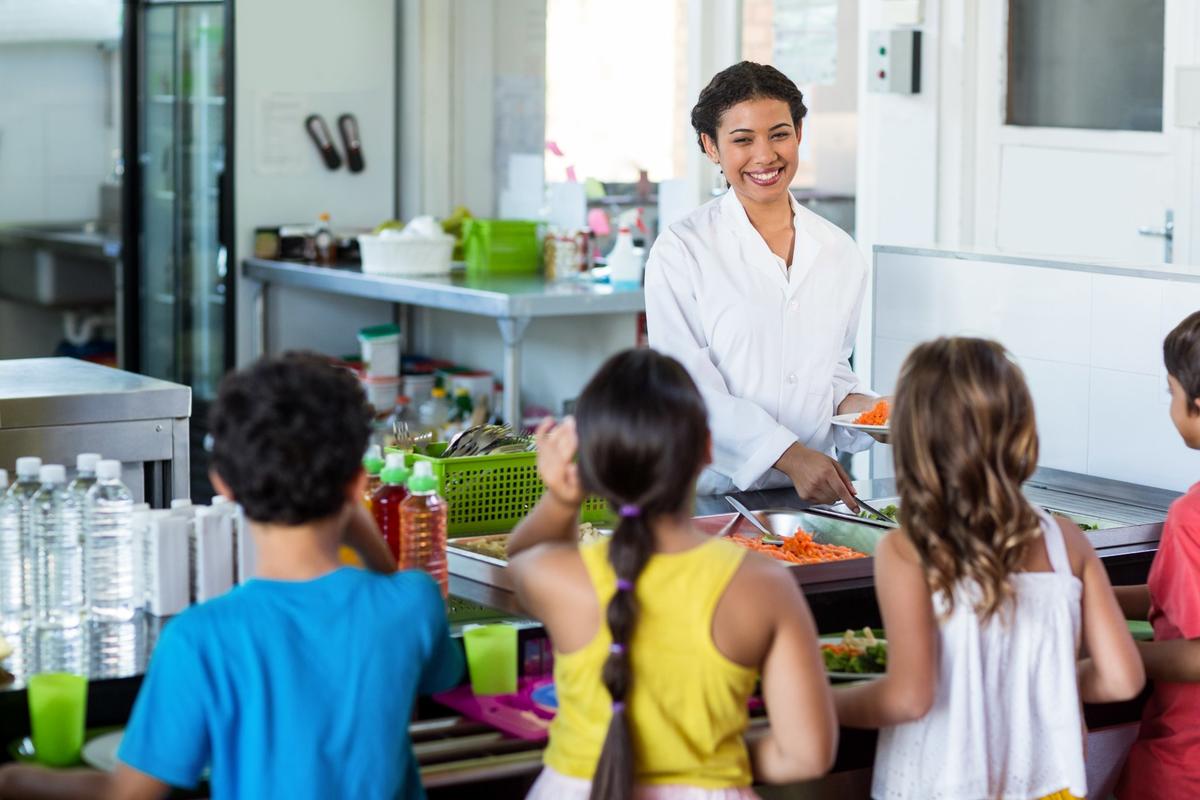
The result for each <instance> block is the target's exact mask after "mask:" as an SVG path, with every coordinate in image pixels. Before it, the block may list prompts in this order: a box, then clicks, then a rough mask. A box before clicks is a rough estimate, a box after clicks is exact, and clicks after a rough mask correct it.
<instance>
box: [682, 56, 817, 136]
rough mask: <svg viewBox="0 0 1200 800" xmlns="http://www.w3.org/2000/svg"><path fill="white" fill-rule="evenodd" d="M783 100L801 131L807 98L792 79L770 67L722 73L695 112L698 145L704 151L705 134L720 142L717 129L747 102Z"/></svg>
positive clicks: (747, 64) (744, 66)
mask: <svg viewBox="0 0 1200 800" xmlns="http://www.w3.org/2000/svg"><path fill="white" fill-rule="evenodd" d="M764 97H765V98H770V99H772V100H782V101H783V102H785V103H787V104H788V108H789V109H791V112H792V124H793V125H795V126H796V131H797V133H798V132H799V131H800V120H802V119H804V115H805V114H807V113H808V108H807V107H806V106H805V105H804V95H803V94H802V93H801V92H800V89H799V88H797V87H796V84H795V83H793V82H792V79H791V78H789V77H788V76H787V75H784V74H783V73H782V72H780V71H779V70H777V69H775V68H774V67H772V66H770V65H768V64H756V63H754V62H753V61H743V62H741V63H740V64H734V65H733V66H732V67H728V68H726V69H723V70H721V71H720V72H718V73H717V74H716V75H714V76H713V79H712V80H711V81H709V82H708V86H705V87H704V89H703V91H701V92H700V99H699V100H698V101H696V106H695V108H693V109H692V127H693V128H695V130H696V141H697V142H698V143H699V144H700V150H701V152H703V151H704V137H703V135H704V134H707V135H708V137H709V138H710V139H712V140H713V142H716V141H717V126H718V125H720V124H721V117H722V115H724V114H725V112H726V111H728V110H729V109H731V108H733V107H734V106H736V105H737V104H738V103H742V102H745V101H746V100H757V99H760V98H764Z"/></svg>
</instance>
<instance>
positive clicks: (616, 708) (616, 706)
mask: <svg viewBox="0 0 1200 800" xmlns="http://www.w3.org/2000/svg"><path fill="white" fill-rule="evenodd" d="M624 710H625V704H624V703H622V702H621V701H620V700H617V701H616V702H614V703H613V705H612V713H613V714H614V715H615V714H620V713H621V712H622V711H624Z"/></svg>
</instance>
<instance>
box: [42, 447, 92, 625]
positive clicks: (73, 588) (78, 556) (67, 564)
mask: <svg viewBox="0 0 1200 800" xmlns="http://www.w3.org/2000/svg"><path fill="white" fill-rule="evenodd" d="M38 477H39V478H40V479H41V482H42V487H41V488H40V489H38V491H37V494H35V495H34V496H33V499H32V501H31V506H30V521H31V525H32V531H33V574H34V599H33V615H34V620H35V622H36V623H37V625H38V627H39V628H73V627H76V626H78V625H79V623H80V622H81V621H82V614H83V548H82V547H81V546H80V545H81V544H82V543H81V542H80V540H79V531H78V530H74V531H68V530H67V529H66V528H65V526H64V525H63V506H65V505H69V504H70V503H71V502H72V501H71V498H70V496H69V495H68V494H67V470H66V468H65V467H63V465H62V464H45V465H43V466H42V468H41V470H40V471H39V472H38Z"/></svg>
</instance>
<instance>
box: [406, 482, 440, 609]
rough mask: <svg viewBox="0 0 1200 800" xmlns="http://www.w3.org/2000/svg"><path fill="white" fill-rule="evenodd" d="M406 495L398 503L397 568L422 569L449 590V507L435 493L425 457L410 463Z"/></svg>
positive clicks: (434, 484)
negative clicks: (447, 554) (398, 540)
mask: <svg viewBox="0 0 1200 800" xmlns="http://www.w3.org/2000/svg"><path fill="white" fill-rule="evenodd" d="M408 493H409V494H408V497H407V498H406V499H405V500H404V502H403V503H401V504H400V559H399V562H400V569H423V570H425V571H426V572H428V573H429V574H430V575H432V576H433V579H434V580H436V581H437V582H438V585H440V586H441V587H442V597H446V596H448V595H449V594H450V580H449V576H448V574H447V568H446V523H447V521H448V518H449V512H450V507H449V506H448V505H447V504H446V501H445V500H443V499H442V498H441V497H439V496H438V493H437V478H435V477H434V476H433V465H432V464H430V463H429V462H428V461H418V462H416V463H415V464H413V474H412V477H411V478H409V479H408Z"/></svg>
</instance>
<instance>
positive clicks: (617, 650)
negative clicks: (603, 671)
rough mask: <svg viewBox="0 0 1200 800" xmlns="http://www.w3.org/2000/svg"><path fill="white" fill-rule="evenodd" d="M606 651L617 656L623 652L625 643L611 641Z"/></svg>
mask: <svg viewBox="0 0 1200 800" xmlns="http://www.w3.org/2000/svg"><path fill="white" fill-rule="evenodd" d="M608 652H610V653H612V654H613V655H618V656H619V655H621V654H622V653H624V652H625V645H623V644H621V643H620V642H613V643H612V645H611V646H610V647H609V648H608Z"/></svg>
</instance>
